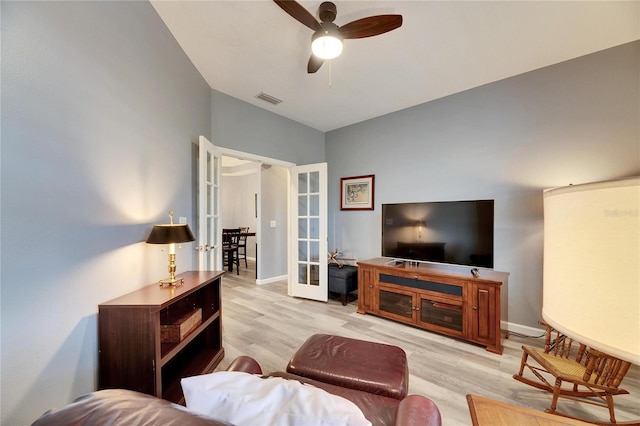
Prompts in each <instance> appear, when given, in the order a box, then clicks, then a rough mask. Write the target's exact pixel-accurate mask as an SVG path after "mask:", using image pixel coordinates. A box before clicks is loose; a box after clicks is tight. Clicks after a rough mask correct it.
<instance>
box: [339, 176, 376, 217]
mask: <svg viewBox="0 0 640 426" xmlns="http://www.w3.org/2000/svg"><path fill="white" fill-rule="evenodd" d="M374 177H375V175H366V176H353V177H346V178H341V179H340V210H373V192H374Z"/></svg>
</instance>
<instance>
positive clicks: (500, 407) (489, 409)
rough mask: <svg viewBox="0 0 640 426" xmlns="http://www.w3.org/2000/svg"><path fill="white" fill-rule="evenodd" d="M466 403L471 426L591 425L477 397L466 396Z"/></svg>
mask: <svg viewBox="0 0 640 426" xmlns="http://www.w3.org/2000/svg"><path fill="white" fill-rule="evenodd" d="M467 403H468V404H469V412H470V414H471V422H472V423H473V426H499V425H504V426H512V425H518V426H560V425H567V426H588V425H590V424H591V423H586V422H582V421H580V420H575V419H570V418H568V417H562V416H558V415H556V414H549V413H545V412H544V411H537V410H532V409H530V408H524V407H519V406H517V405H512V404H507V403H506V402H501V401H496V400H493V399H489V398H484V397H482V396H478V395H467Z"/></svg>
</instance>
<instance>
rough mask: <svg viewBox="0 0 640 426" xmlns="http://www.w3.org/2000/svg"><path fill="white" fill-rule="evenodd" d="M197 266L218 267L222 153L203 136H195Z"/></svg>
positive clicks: (206, 268)
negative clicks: (197, 151) (196, 165)
mask: <svg viewBox="0 0 640 426" xmlns="http://www.w3.org/2000/svg"><path fill="white" fill-rule="evenodd" d="M198 145H199V146H198V150H199V154H198V242H197V246H196V249H197V250H198V269H199V270H201V271H221V270H222V269H223V266H222V227H221V226H220V224H221V223H222V222H221V217H220V212H221V209H220V179H221V176H222V173H221V167H222V166H221V163H222V153H221V151H220V149H219V148H217V147H215V146H214V145H213V144H212V143H211V142H209V140H207V138H205V137H204V136H200V138H199V140H198Z"/></svg>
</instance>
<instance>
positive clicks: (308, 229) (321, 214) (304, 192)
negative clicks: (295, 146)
mask: <svg viewBox="0 0 640 426" xmlns="http://www.w3.org/2000/svg"><path fill="white" fill-rule="evenodd" d="M290 176H291V181H290V182H291V189H290V197H289V200H290V207H289V210H290V215H291V222H290V226H291V233H290V243H289V295H291V296H294V297H303V298H305V299H313V300H319V301H323V302H326V301H327V299H328V294H327V293H328V283H327V279H328V278H327V277H328V270H327V163H319V164H310V165H305V166H295V167H292V168H291V175H290Z"/></svg>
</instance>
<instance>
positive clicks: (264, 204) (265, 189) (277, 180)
mask: <svg viewBox="0 0 640 426" xmlns="http://www.w3.org/2000/svg"><path fill="white" fill-rule="evenodd" d="M288 177H289V171H288V169H286V168H284V167H277V166H273V167H271V166H267V165H263V166H262V171H261V173H260V213H259V218H260V229H259V233H260V234H259V238H260V247H258V250H259V252H258V279H260V280H271V281H273V280H274V279H277V278H282V276H284V275H286V274H287V257H288V253H287V247H288V241H287V219H288V206H287V200H288V198H287V197H288V194H289V187H288V182H289V180H288ZM271 221H274V222H275V223H276V226H275V227H272V226H271Z"/></svg>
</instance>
